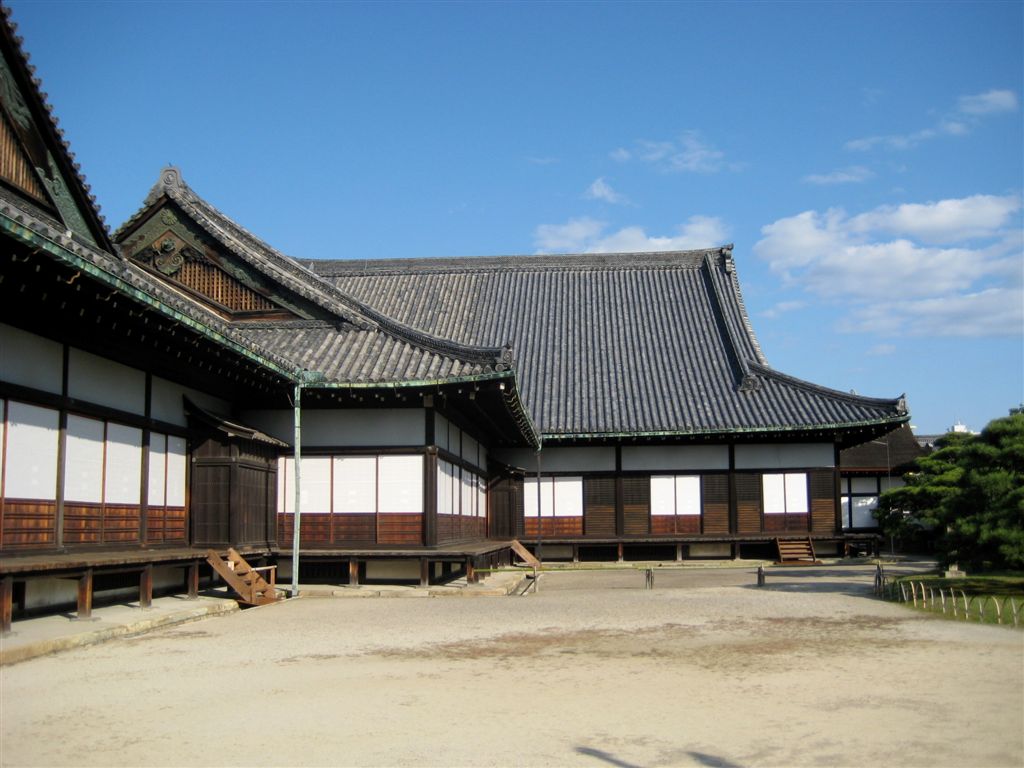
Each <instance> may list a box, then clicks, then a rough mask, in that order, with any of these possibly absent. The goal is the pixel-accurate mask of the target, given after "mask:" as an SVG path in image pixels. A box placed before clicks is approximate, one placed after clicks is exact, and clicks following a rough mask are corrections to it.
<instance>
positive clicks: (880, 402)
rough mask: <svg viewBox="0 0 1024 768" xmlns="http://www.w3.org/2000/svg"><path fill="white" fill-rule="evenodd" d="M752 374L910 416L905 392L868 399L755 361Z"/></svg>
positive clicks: (750, 365)
mask: <svg viewBox="0 0 1024 768" xmlns="http://www.w3.org/2000/svg"><path fill="white" fill-rule="evenodd" d="M748 365H749V367H750V369H751V371H752V372H754V373H756V374H758V375H759V376H764V377H765V378H770V379H775V380H776V381H780V382H782V383H783V384H788V385H790V386H793V387H797V388H799V389H802V390H804V391H806V392H814V393H817V394H820V395H827V396H829V397H832V398H835V399H837V400H842V401H843V402H846V403H850V404H854V405H874V406H889V407H893V406H895V408H896V412H897V413H898V414H899V415H900V416H901V417H903V416H908V417H909V411H908V410H907V395H906V393H905V392H904V393H903V394H901V395H900V396H899V397H895V398H884V397H867V396H866V395H858V394H855V393H853V392H843V391H842V390H840V389H832V388H831V387H826V386H822V385H821V384H814V383H812V382H810V381H805V380H804V379H799V378H797V377H796V376H790V375H789V374H788V373H782V372H781V371H777V370H775V369H774V368H772V367H770V366H768V365H765V364H762V363H755V362H753V361H751V362H749V363H748Z"/></svg>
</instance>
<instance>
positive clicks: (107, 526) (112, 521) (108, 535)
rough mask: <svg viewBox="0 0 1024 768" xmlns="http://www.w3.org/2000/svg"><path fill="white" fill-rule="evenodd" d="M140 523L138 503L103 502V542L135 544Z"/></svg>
mask: <svg viewBox="0 0 1024 768" xmlns="http://www.w3.org/2000/svg"><path fill="white" fill-rule="evenodd" d="M65 520H66V518H65ZM141 525H142V513H141V510H140V508H139V506H138V505H130V504H105V505H104V506H103V543H104V544H137V543H138V542H139V528H140V526H141Z"/></svg>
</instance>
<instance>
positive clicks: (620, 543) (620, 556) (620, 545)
mask: <svg viewBox="0 0 1024 768" xmlns="http://www.w3.org/2000/svg"><path fill="white" fill-rule="evenodd" d="M622 550H623V547H622V542H621V541H620V542H619V562H620V563H621V562H622V556H623V551H622Z"/></svg>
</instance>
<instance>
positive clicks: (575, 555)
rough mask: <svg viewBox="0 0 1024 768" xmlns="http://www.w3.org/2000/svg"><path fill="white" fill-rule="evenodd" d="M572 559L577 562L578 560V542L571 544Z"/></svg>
mask: <svg viewBox="0 0 1024 768" xmlns="http://www.w3.org/2000/svg"><path fill="white" fill-rule="evenodd" d="M572 561H573V562H574V563H578V562H579V561H580V545H579V544H573V545H572Z"/></svg>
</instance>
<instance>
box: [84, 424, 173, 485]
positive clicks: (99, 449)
mask: <svg viewBox="0 0 1024 768" xmlns="http://www.w3.org/2000/svg"><path fill="white" fill-rule="evenodd" d="M103 432H104V424H103V422H102V421H97V420H96V419H86V418H84V417H82V416H75V415H69V416H68V436H67V446H66V450H65V454H64V500H65V501H78V502H87V503H90V502H91V503H94V504H100V503H102V501H103ZM160 490H161V498H163V494H162V492H163V482H162V480H161V485H160ZM151 501H152V499H151ZM157 503H163V502H162V501H161V502H157Z"/></svg>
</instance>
